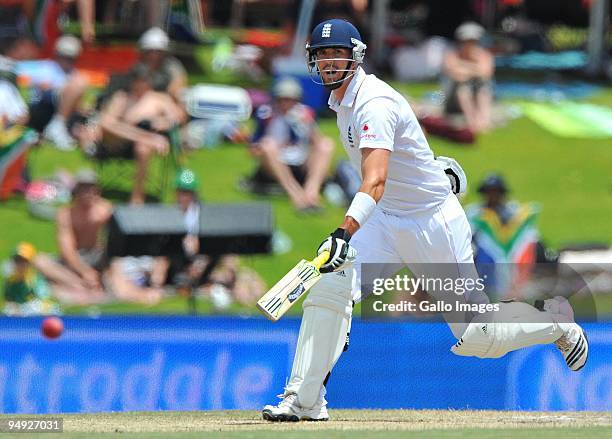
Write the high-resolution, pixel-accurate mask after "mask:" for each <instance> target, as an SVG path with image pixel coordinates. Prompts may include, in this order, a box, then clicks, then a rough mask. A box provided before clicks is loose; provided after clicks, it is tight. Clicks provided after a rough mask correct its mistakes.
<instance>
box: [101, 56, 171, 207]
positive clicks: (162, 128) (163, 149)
mask: <svg viewBox="0 0 612 439" xmlns="http://www.w3.org/2000/svg"><path fill="white" fill-rule="evenodd" d="M152 80H153V78H152V76H151V73H150V71H149V70H148V69H147V68H146V67H144V66H136V67H135V68H134V69H133V71H132V75H131V82H130V88H129V90H128V91H127V92H126V91H123V90H118V91H116V92H115V93H114V94H113V95H112V96H111V97H110V99H109V101H108V102H107V103H106V104H105V106H104V107H103V109H102V112H101V115H100V128H101V140H102V142H103V144H104V147H105V148H106V149H107V150H108V151H109V152H110V153H112V154H113V155H118V154H125V155H126V156H127V157H131V156H135V158H136V167H137V169H136V178H135V181H134V186H133V189H132V195H131V199H130V201H131V202H132V203H135V204H142V203H144V201H145V193H144V190H145V178H146V175H147V170H148V166H149V161H150V159H151V157H152V156H153V154H156V153H157V154H162V155H165V154H167V153H168V151H169V147H170V145H169V141H168V137H167V136H165V135H164V134H163V133H167V132H168V131H169V130H170V129H171V128H172V127H174V126H175V125H177V124H179V123H181V122H182V120H181V119H180V115H181V114H182V112H181V110H180V109H179V108H178V105H177V104H176V103H175V102H174V101H173V100H172V98H171V97H170V96H169V95H168V94H167V93H165V92H156V91H154V90H153V88H152Z"/></svg>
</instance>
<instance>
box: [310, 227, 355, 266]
mask: <svg viewBox="0 0 612 439" xmlns="http://www.w3.org/2000/svg"><path fill="white" fill-rule="evenodd" d="M350 239H351V235H350V234H349V232H347V231H346V230H344V229H340V228H338V229H336V230H335V231H334V232H333V233H332V234H331V235H330V236H329V237H328V238H326V239H325V240H324V241H323V242H322V243H321V245H320V246H319V249H318V250H317V255H320V254H321V253H323V252H324V251H328V252H329V254H330V256H329V259H328V260H327V262H325V264H323V265H322V266H321V269H320V270H319V271H320V272H321V273H331V272H332V271H338V270H339V269H340V268H342V266H343V265H344V264H345V263H346V262H347V260H349V261H350V260H353V259H355V256H356V255H357V251H356V250H355V249H354V248H353V247H351V246H350V245H349V243H348V242H349V241H350Z"/></svg>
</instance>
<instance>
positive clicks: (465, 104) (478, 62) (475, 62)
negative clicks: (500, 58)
mask: <svg viewBox="0 0 612 439" xmlns="http://www.w3.org/2000/svg"><path fill="white" fill-rule="evenodd" d="M483 35H484V29H483V28H482V27H481V26H480V25H478V24H476V23H473V22H467V23H463V24H462V25H461V26H459V27H458V28H457V30H456V32H455V38H456V40H457V47H456V48H455V49H452V50H450V51H449V52H448V53H447V54H446V56H445V58H444V73H445V74H446V76H447V79H448V80H449V84H448V87H447V90H446V108H445V110H446V112H447V113H457V112H461V113H462V114H463V115H464V116H465V119H466V122H467V126H468V128H469V129H470V130H471V131H472V132H474V133H480V132H483V131H486V130H487V129H489V127H490V125H491V103H492V100H493V93H492V89H491V88H492V87H491V81H492V79H493V74H494V71H495V62H494V59H493V55H492V54H491V53H490V52H489V51H488V50H487V49H485V48H483V47H481V46H479V44H478V41H479V40H480V39H481V38H482V36H483Z"/></svg>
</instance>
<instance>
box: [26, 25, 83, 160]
mask: <svg viewBox="0 0 612 439" xmlns="http://www.w3.org/2000/svg"><path fill="white" fill-rule="evenodd" d="M80 53H81V42H80V41H79V40H78V39H77V38H76V37H74V36H72V35H64V36H62V37H60V38H59V39H58V40H57V41H56V43H55V57H54V59H53V60H50V61H47V62H46V63H45V64H43V65H40V66H39V67H37V70H38V71H39V72H40V73H38V74H34V75H33V76H32V77H31V78H30V80H31V84H30V85H31V89H32V90H34V92H33V93H31V97H30V122H29V126H31V127H32V128H34V129H35V130H37V131H38V132H43V135H44V137H46V138H47V139H48V140H50V141H51V142H53V143H54V144H55V146H56V147H57V148H59V149H62V150H70V149H73V148H74V147H75V146H76V141H75V140H74V139H73V137H72V136H71V135H70V133H69V131H68V127H67V122H68V120H69V119H70V117H71V116H73V115H74V114H75V113H76V111H77V108H78V105H79V103H80V101H81V98H82V97H83V95H84V94H85V91H86V90H87V86H88V81H87V78H86V77H85V76H84V75H82V74H80V73H79V72H78V71H77V70H76V68H75V62H76V59H77V58H78V57H79V55H80ZM40 62H42V61H39V63H40Z"/></svg>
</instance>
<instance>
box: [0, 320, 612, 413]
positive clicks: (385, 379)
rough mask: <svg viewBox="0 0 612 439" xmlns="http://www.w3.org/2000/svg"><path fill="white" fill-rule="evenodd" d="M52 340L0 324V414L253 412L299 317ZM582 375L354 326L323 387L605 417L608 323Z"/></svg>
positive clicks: (544, 357) (405, 399)
mask: <svg viewBox="0 0 612 439" xmlns="http://www.w3.org/2000/svg"><path fill="white" fill-rule="evenodd" d="M64 322H65V326H66V331H65V333H64V334H63V335H62V337H60V338H59V339H57V340H54V341H51V340H47V339H45V338H44V337H42V335H41V334H40V324H41V319H39V318H23V319H21V318H1V319H0V412H2V413H68V412H100V411H127V410H213V409H259V408H261V407H262V406H263V405H264V404H267V403H271V402H275V401H277V399H276V396H275V395H276V394H278V393H279V392H281V391H282V388H283V386H284V384H285V380H286V378H287V377H288V376H289V374H290V371H291V362H292V359H293V354H294V352H295V346H296V342H297V333H298V329H299V320H297V319H283V320H282V321H280V322H278V323H275V324H272V323H270V322H268V321H267V320H264V319H259V318H238V317H234V318H229V317H227V318H217V317H102V318H97V319H91V318H77V317H69V318H65V319H64ZM585 327H586V328H587V331H588V333H589V339H590V341H591V353H590V359H589V363H588V365H587V367H586V368H585V370H583V371H581V372H579V373H574V372H571V371H569V370H568V369H567V367H566V366H565V363H564V361H563V358H562V356H561V355H560V354H559V352H558V351H556V349H555V348H554V347H553V346H538V347H534V348H530V349H525V350H522V351H519V352H515V353H512V354H510V355H507V356H506V357H504V358H502V359H498V360H478V359H474V358H464V357H458V356H455V355H453V354H452V353H451V352H450V347H451V346H452V344H453V343H454V339H453V337H452V335H451V333H450V331H449V330H448V328H447V327H446V325H443V324H437V323H427V324H424V323H418V324H417V323H413V324H402V323H372V322H364V321H360V320H358V319H355V321H354V323H353V327H352V334H351V346H350V348H349V350H348V351H347V352H346V353H345V354H343V356H342V357H341V359H340V361H339V362H338V365H337V367H336V368H335V369H334V372H333V374H332V377H331V379H330V382H329V385H328V399H329V401H330V407H331V408H341V407H342V408H438V409H446V408H456V409H462V408H473V409H525V410H611V409H612V325H611V324H597V323H591V324H587V325H585Z"/></svg>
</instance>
